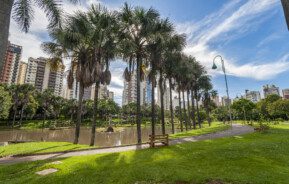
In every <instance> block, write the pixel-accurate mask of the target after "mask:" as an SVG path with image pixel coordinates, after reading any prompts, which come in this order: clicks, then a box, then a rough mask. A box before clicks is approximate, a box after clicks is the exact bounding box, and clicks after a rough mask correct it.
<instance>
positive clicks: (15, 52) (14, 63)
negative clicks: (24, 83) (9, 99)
mask: <svg viewBox="0 0 289 184" xmlns="http://www.w3.org/2000/svg"><path fill="white" fill-rule="evenodd" d="M21 53H22V47H21V46H19V45H14V44H11V43H10V42H9V43H8V47H7V51H6V54H5V58H4V64H3V67H2V69H1V74H0V82H1V83H7V84H15V83H17V79H18V73H19V68H20V59H21Z"/></svg>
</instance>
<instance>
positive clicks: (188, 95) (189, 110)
mask: <svg viewBox="0 0 289 184" xmlns="http://www.w3.org/2000/svg"><path fill="white" fill-rule="evenodd" d="M187 102H188V104H187V107H188V121H189V127H190V129H192V122H191V118H190V113H191V108H190V90H187Z"/></svg>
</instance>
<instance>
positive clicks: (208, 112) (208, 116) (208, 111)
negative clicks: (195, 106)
mask: <svg viewBox="0 0 289 184" xmlns="http://www.w3.org/2000/svg"><path fill="white" fill-rule="evenodd" d="M206 114H207V121H208V124H209V126H211V122H212V120H211V117H210V110H209V108H208V106H207V105H206Z"/></svg>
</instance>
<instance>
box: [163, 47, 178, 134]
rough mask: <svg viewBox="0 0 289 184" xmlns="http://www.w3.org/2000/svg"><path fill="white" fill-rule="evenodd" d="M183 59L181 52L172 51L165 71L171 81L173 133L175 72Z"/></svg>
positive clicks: (173, 129)
mask: <svg viewBox="0 0 289 184" xmlns="http://www.w3.org/2000/svg"><path fill="white" fill-rule="evenodd" d="M180 60H181V54H180V53H171V54H169V57H168V58H167V60H166V62H165V73H166V78H167V79H168V81H169V91H170V116H171V126H172V134H174V133H175V127H174V109H173V99H172V96H173V95H172V91H173V89H174V87H175V79H174V76H175V73H176V66H177V65H178V64H179V62H180Z"/></svg>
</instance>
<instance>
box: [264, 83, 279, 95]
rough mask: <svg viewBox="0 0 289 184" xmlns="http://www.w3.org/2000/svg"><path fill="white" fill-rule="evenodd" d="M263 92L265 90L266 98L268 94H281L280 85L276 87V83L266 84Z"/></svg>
mask: <svg viewBox="0 0 289 184" xmlns="http://www.w3.org/2000/svg"><path fill="white" fill-rule="evenodd" d="M263 92H264V97H265V98H266V97H267V96H268V95H273V94H275V95H279V96H280V92H279V87H276V86H275V85H274V84H273V85H268V84H267V85H265V86H263Z"/></svg>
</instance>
